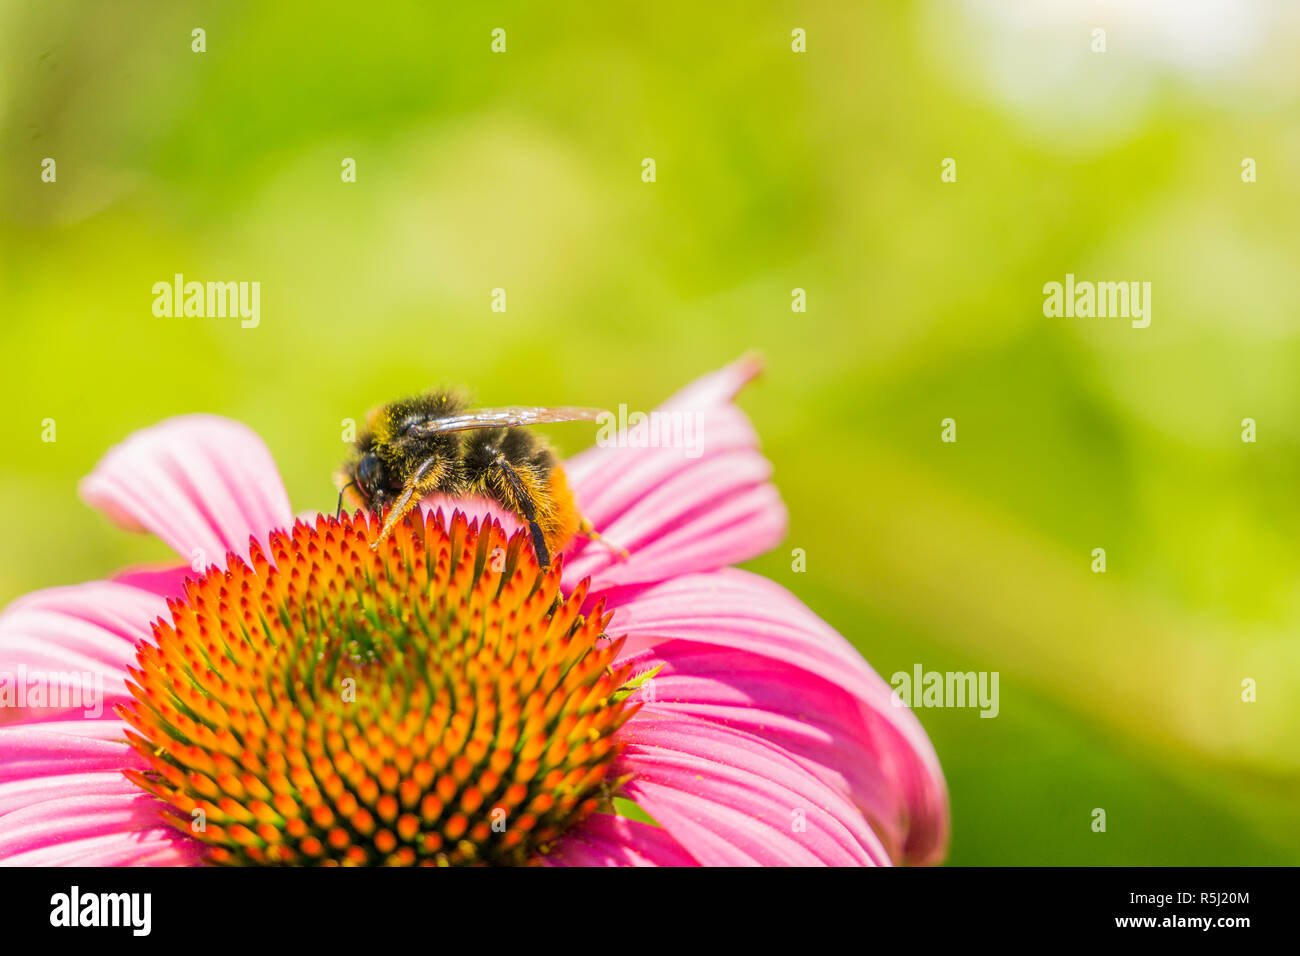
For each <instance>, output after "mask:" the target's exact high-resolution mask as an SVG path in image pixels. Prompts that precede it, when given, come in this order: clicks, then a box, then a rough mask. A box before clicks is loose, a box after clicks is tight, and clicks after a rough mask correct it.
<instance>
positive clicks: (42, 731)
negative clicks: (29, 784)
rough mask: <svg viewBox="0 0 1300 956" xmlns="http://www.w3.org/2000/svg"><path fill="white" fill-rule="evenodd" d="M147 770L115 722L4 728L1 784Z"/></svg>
mask: <svg viewBox="0 0 1300 956" xmlns="http://www.w3.org/2000/svg"><path fill="white" fill-rule="evenodd" d="M143 766H144V763H143V761H142V760H141V759H140V758H139V757H138V756H137V755H136V753H135V751H133V750H132V749H131V748H130V746H129V745H128V744H127V743H126V725H125V724H123V723H122V721H120V720H117V719H113V720H63V721H44V722H41V723H32V724H12V725H10V726H8V727H0V783H7V782H10V781H14V780H35V779H39V778H47V777H49V778H53V777H60V776H62V775H64V774H78V773H96V772H99V771H113V772H120V771H122V770H124V769H126V768H129V767H134V768H140V767H143Z"/></svg>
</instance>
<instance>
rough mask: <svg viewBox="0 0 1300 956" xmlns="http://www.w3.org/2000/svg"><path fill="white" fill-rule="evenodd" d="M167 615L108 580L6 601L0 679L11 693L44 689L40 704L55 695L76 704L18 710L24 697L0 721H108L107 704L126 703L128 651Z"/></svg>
mask: <svg viewBox="0 0 1300 956" xmlns="http://www.w3.org/2000/svg"><path fill="white" fill-rule="evenodd" d="M167 613H168V612H167V603H166V601H165V600H164V599H163V598H162V597H160V596H159V595H157V594H151V593H149V592H148V591H144V590H141V589H140V588H137V587H132V586H130V585H128V584H121V583H118V582H114V581H92V582H89V583H87V584H76V585H71V586H68V587H57V588H48V589H46V590H43V591H35V592H33V593H32V594H28V595H25V596H24V597H21V598H19V599H18V600H17V601H14V602H13V603H12V604H10V605H9V607H8V608H6V609H5V611H4V613H3V614H0V674H2V675H5V676H6V678H7V679H9V680H13V681H14V683H15V688H16V690H18V691H19V692H23V691H26V690H27V689H28V687H29V686H30V685H31V682H33V681H35V682H37V683H38V684H40V686H42V687H44V688H46V697H47V700H50V699H51V698H53V696H54V695H55V694H60V695H61V699H62V700H64V701H67V702H69V703H70V702H72V701H74V700H77V701H80V703H79V704H78V705H77V706H76V707H68V706H65V707H62V708H60V707H59V706H57V705H56V704H55V703H53V702H52V701H51V702H50V703H49V704H48V705H47V706H46V707H43V708H38V709H32V708H27V707H25V706H22V705H23V704H24V702H25V700H26V695H25V694H24V696H23V698H21V699H19V700H18V701H17V703H18V705H19V706H18V707H15V708H8V707H6V708H5V709H4V710H3V711H0V723H4V724H7V723H11V722H12V721H14V720H18V719H29V720H30V719H38V718H46V717H49V716H50V715H51V714H56V713H58V712H59V711H60V710H76V711H80V712H82V713H83V714H85V716H87V717H91V718H95V717H104V716H107V717H112V707H113V705H114V704H115V703H118V702H121V701H124V700H126V699H127V697H128V695H127V691H126V687H125V683H124V681H125V678H126V668H127V667H128V666H130V665H132V664H134V663H135V656H136V655H135V645H136V644H137V643H138V642H140V641H142V640H148V639H150V638H151V633H152V632H151V628H150V625H151V623H152V622H153V621H154V620H156V619H157V618H158V617H160V616H164V615H167ZM23 675H25V678H26V679H25V680H24V679H23ZM20 681H21V683H22V686H21V687H19V686H17V685H18V684H19V682H20ZM73 695H75V696H73ZM88 695H89V696H88ZM89 711H97V713H92V712H89Z"/></svg>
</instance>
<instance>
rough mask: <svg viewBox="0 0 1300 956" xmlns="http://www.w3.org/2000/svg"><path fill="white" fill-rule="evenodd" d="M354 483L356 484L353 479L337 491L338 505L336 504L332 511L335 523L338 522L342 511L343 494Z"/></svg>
mask: <svg viewBox="0 0 1300 956" xmlns="http://www.w3.org/2000/svg"><path fill="white" fill-rule="evenodd" d="M356 483H357V482H356V479H355V478H354V479H353V480H352V481H349V482H348V483H347V484H346V485H344V486H343V487H342V488H340V489H339V503H338V507H337V508H335V509H334V519H335V520H336V521H337V520H338V516H339V515H340V514H341V513H342V511H343V492H345V491H347V490H348V489H349V488H351V487H352V486H353V485H355V484H356Z"/></svg>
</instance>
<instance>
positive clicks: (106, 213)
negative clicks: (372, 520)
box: [0, 0, 1300, 864]
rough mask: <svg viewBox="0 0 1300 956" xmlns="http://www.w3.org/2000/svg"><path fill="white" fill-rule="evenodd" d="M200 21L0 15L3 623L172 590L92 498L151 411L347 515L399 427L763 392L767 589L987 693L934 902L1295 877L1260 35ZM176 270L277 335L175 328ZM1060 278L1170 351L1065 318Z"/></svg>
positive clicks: (953, 717) (1282, 432)
mask: <svg viewBox="0 0 1300 956" xmlns="http://www.w3.org/2000/svg"><path fill="white" fill-rule="evenodd" d="M181 6H182V5H164V4H160V3H154V2H115V3H112V4H92V3H66V2H45V3H41V4H30V3H26V2H12V0H4V2H0V137H2V138H3V143H4V147H3V150H2V151H0V315H3V321H2V322H0V350H2V352H3V369H2V374H0V389H3V393H2V395H3V400H4V405H5V407H6V408H7V409H8V413H7V414H5V415H4V416H2V417H0V447H3V449H4V464H3V469H2V470H0V494H3V498H4V500H5V502H7V504H8V514H9V518H8V519H7V521H6V526H7V533H6V536H5V538H6V544H5V545H4V546H3V548H2V549H0V602H7V601H8V600H10V599H12V598H13V597H15V596H17V595H19V594H21V593H23V592H25V591H28V590H31V589H34V588H40V587H45V586H49V585H53V584H59V583H67V582H75V581H80V580H84V579H90V578H95V577H100V576H104V575H105V574H107V573H109V572H111V571H112V570H113V569H115V568H118V567H120V566H122V565H124V564H128V563H135V562H141V561H151V560H159V559H162V558H164V557H166V556H167V552H166V549H165V548H164V546H162V545H161V544H159V543H158V542H156V541H152V540H150V539H147V538H145V537H137V536H131V535H127V534H124V533H122V532H119V531H117V530H115V529H114V528H112V527H111V526H110V525H109V524H108V523H107V522H106V521H105V520H104V519H103V518H101V517H100V516H98V515H96V514H95V513H93V512H92V511H90V510H89V509H88V508H86V507H85V506H84V505H82V504H81V503H80V502H79V501H78V499H77V497H76V482H77V480H78V478H79V477H80V476H82V475H83V474H85V473H86V472H87V471H88V470H89V469H90V468H91V467H92V466H93V465H94V463H95V461H96V460H97V459H98V458H99V456H100V455H101V454H102V453H103V452H104V450H105V449H106V448H108V447H109V446H110V445H112V444H113V443H115V442H116V441H118V440H120V439H121V438H122V437H123V436H125V435H126V434H127V433H129V432H130V431H132V430H134V429H136V428H140V427H142V426H145V425H148V424H150V423H153V422H155V421H157V420H159V419H161V418H163V417H166V416H169V415H173V414H178V413H183V412H192V411H210V412H216V413H220V414H224V415H229V416H233V417H235V418H238V419H241V420H243V421H245V422H248V423H249V424H251V425H252V426H253V427H254V428H255V429H256V430H257V431H258V432H259V433H261V434H262V435H263V436H264V437H265V439H266V441H267V443H268V444H269V446H270V447H271V449H272V451H273V453H274V454H275V456H276V459H277V460H278V462H279V464H280V467H281V469H282V470H283V473H284V476H285V481H286V483H287V485H288V488H289V493H290V496H291V498H292V500H293V503H294V506H295V507H296V508H298V509H308V508H328V507H331V506H332V505H333V503H334V490H333V486H332V484H331V482H330V473H331V471H332V469H333V467H334V466H335V465H336V464H337V462H338V460H339V459H340V457H341V456H342V454H343V451H344V448H343V445H342V443H341V437H340V436H341V426H340V423H341V421H342V420H343V419H344V418H346V417H359V416H360V415H361V413H363V412H364V411H365V409H367V408H368V407H370V406H371V405H373V404H375V403H377V402H380V401H383V400H386V399H389V398H391V397H394V396H395V395H396V394H397V393H399V392H402V391H406V390H412V389H418V388H422V387H425V386H427V385H430V384H434V383H439V382H456V381H459V382H464V383H467V384H469V385H471V386H473V387H474V388H475V389H476V391H477V393H478V395H479V397H480V398H481V399H482V400H484V401H489V402H493V403H514V402H524V403H533V402H537V403H544V402H550V403H580V404H599V405H604V406H612V405H616V404H617V403H619V402H627V403H628V405H629V406H630V407H632V408H634V409H636V408H641V409H645V408H649V407H652V405H653V404H654V403H655V402H656V401H657V400H658V399H660V398H661V397H663V396H665V395H667V394H668V393H669V392H671V391H672V390H673V389H675V388H676V387H678V386H679V385H680V384H681V383H683V382H684V381H686V380H688V379H690V378H692V377H694V376H695V375H697V374H699V373H702V372H704V371H706V370H709V369H712V368H714V367H716V366H718V365H720V364H722V363H723V362H725V361H727V360H730V359H732V358H734V357H735V356H737V355H738V354H740V353H742V352H744V351H746V350H748V349H758V350H760V351H762V352H763V353H764V354H765V355H766V357H767V359H768V363H769V367H768V372H767V374H766V376H765V377H764V378H763V379H762V380H761V381H760V382H759V383H758V384H756V385H755V386H754V387H752V388H751V389H750V390H749V391H747V392H746V393H745V394H744V396H743V397H742V405H743V406H744V407H745V409H746V410H747V411H748V412H749V413H750V414H751V415H752V417H753V419H754V421H755V423H756V425H757V427H758V429H759V432H760V433H761V435H762V436H763V439H764V442H765V449H766V451H767V453H768V454H769V455H770V456H771V458H772V460H773V461H774V462H775V465H776V469H777V482H778V484H779V486H780V488H781V490H782V492H783V493H784V495H785V498H786V500H787V502H788V504H789V506H790V511H791V526H790V533H789V537H788V539H787V541H786V542H785V543H784V544H783V545H782V546H781V547H779V548H778V549H777V550H776V551H775V552H773V553H771V554H769V555H766V556H765V557H762V558H760V559H758V560H756V561H754V562H753V563H752V567H753V568H754V569H755V570H757V571H759V572H761V573H763V574H766V575H769V576H771V577H773V578H775V579H776V580H778V581H780V582H781V583H783V584H785V585H786V586H788V587H790V588H791V589H793V590H794V591H795V592H796V593H798V594H799V595H800V596H801V597H802V598H804V599H805V600H806V601H807V602H808V604H810V605H811V606H812V607H813V608H814V609H815V610H817V611H818V612H819V613H820V614H821V615H822V616H824V617H825V618H826V619H827V620H828V621H830V622H831V623H832V624H833V625H834V626H836V627H837V628H838V629H839V630H840V631H841V632H843V633H844V634H845V635H847V636H848V637H849V638H850V639H851V640H852V641H853V642H854V643H855V644H856V645H857V646H858V647H859V648H860V649H861V650H862V652H863V654H864V655H865V656H866V657H867V659H868V660H869V661H871V663H872V664H873V665H874V666H875V668H876V669H877V670H878V671H879V672H880V673H882V674H883V675H885V677H886V678H888V677H889V675H890V674H892V673H893V672H895V671H898V670H907V671H910V670H911V669H912V667H913V665H914V664H915V663H921V664H922V665H923V666H924V667H925V668H926V669H928V670H941V671H946V670H963V671H964V670H987V671H998V672H999V673H1000V675H1001V687H1000V690H1001V712H1000V714H999V716H998V717H997V718H996V719H994V720H986V719H979V717H978V712H977V711H976V710H924V711H919V712H918V715H919V717H920V719H921V721H922V723H923V724H924V725H925V727H926V728H927V730H928V731H929V733H930V734H931V736H932V738H933V740H934V744H935V747H936V749H937V750H938V753H939V756H940V759H941V760H942V762H943V766H944V768H945V771H946V773H947V778H948V782H949V785H950V788H951V792H952V810H953V828H954V831H953V832H954V836H953V842H952V852H951V855H950V861H951V862H952V863H954V864H1021V863H1046V864H1053V863H1079V864H1111V863H1125V864H1234V863H1242V864H1280V863H1285V864H1295V863H1297V862H1300V744H1298V743H1297V739H1298V737H1300V651H1298V650H1297V648H1298V647H1300V637H1298V634H1300V587H1298V586H1297V584H1298V582H1300V513H1298V512H1297V509H1296V507H1295V501H1296V487H1297V479H1298V478H1300V374H1298V373H1300V339H1298V337H1297V328H1296V318H1297V316H1296V313H1295V299H1296V269H1295V262H1296V259H1297V256H1298V255H1300V233H1298V232H1297V229H1296V212H1297V210H1298V209H1300V185H1298V177H1297V156H1298V155H1300V124H1298V123H1297V120H1298V119H1300V96H1298V95H1297V93H1298V91H1297V83H1296V72H1295V69H1294V63H1295V58H1296V55H1297V53H1300V26H1298V24H1297V16H1296V14H1295V12H1293V10H1292V8H1291V6H1290V5H1289V4H1273V3H1245V2H1238V3H1228V2H1208V0H1206V2H1187V3H1181V4H1180V3H1173V2H1155V0H1152V2H1148V3H1112V4H1103V3H1064V2H1041V3H995V2H975V0H967V2H957V0H953V2H950V3H919V4H913V3H885V2H880V3H870V4H868V3H862V2H858V3H845V2H841V3H772V4H755V3H752V2H750V3H739V2H721V3H712V4H697V3H686V2H670V0H658V2H655V3H652V4H617V5H598V4H573V5H565V4H525V3H494V4H473V5H470V4H456V5H453V4H433V3H427V2H418V3H417V2H412V3H401V4H375V5H372V4H353V3H346V4H340V3H319V2H311V3H292V4H290V3H277V4H254V3H233V2H220V3H216V2H213V3H188V4H184V5H183V6H184V7H185V9H180V7H181ZM195 27H202V28H203V29H205V30H206V31H207V52H205V53H202V54H199V53H194V52H192V51H191V30H192V29H193V28H195ZM496 27H502V28H504V29H505V30H506V31H507V34H506V35H507V52H506V53H505V54H493V53H492V52H491V51H490V42H491V37H490V34H491V31H492V30H493V28H496ZM1096 27H1101V28H1104V29H1105V30H1106V33H1107V37H1106V42H1107V51H1106V52H1105V53H1104V54H1101V53H1093V52H1091V50H1090V46H1091V43H1092V30H1093V29H1094V28H1096ZM794 28H801V29H803V30H805V31H806V33H807V52H806V53H804V54H796V53H793V52H792V51H791V31H792V29H794ZM45 157H53V158H55V159H56V161H57V174H58V179H57V182H56V183H42V182H41V181H40V169H41V161H42V159H43V158H45ZM344 157H353V158H355V159H356V161H357V182H356V183H352V184H346V183H343V182H341V177H340V169H341V166H340V164H341V161H342V159H343V158H344ZM644 157H653V158H654V159H655V160H656V163H657V181H656V182H655V183H653V184H647V183H643V182H642V181H641V161H642V159H643V158H644ZM945 157H952V158H954V159H955V160H956V163H957V182H956V183H942V182H941V181H940V164H941V161H942V160H943V159H944V158H945ZM1245 157H1251V158H1254V159H1255V160H1256V161H1257V164H1258V182H1256V183H1251V184H1248V183H1243V182H1242V179H1241V163H1242V160H1243V158H1245ZM176 272H183V273H184V274H185V275H186V276H187V277H189V278H192V279H197V280H199V281H206V280H235V281H238V280H248V281H251V280H257V281H260V282H261V284H262V301H261V324H260V326H259V327H258V328H256V329H242V328H240V326H239V323H238V321H237V320H231V319H198V318H190V319H184V318H179V319H160V318H155V317H154V316H153V314H152V311H151V305H152V301H153V296H152V292H151V288H152V285H153V283H155V282H158V281H169V280H170V278H171V276H172V275H173V273H176ZM1067 272H1073V273H1075V274H1076V275H1078V277H1079V278H1080V279H1093V280H1130V279H1131V280H1144V281H1150V282H1151V283H1152V284H1153V294H1152V309H1153V311H1152V316H1153V320H1152V324H1151V327H1150V328H1148V329H1142V330H1139V329H1132V328H1130V327H1129V324H1128V322H1127V321H1126V320H1123V319H1064V318H1050V319H1049V318H1045V317H1044V315H1043V312H1042V303H1043V294H1042V287H1043V284H1044V283H1046V282H1049V281H1054V280H1055V281H1061V280H1062V279H1063V277H1064V275H1065V273H1067ZM498 287H500V288H505V289H506V290H507V295H508V300H507V302H508V311H507V312H505V313H494V312H492V311H491V310H490V295H491V290H492V289H494V288H498ZM796 287H798V288H803V289H805V290H806V291H807V297H808V300H807V301H808V310H807V312H806V313H802V314H800V313H794V312H792V311H791V307H790V304H791V290H792V289H794V288H796ZM947 417H952V418H955V419H956V421H957V427H958V442H957V443H956V444H943V443H941V442H940V440H939V438H940V421H941V419H944V418H947ZM1246 417H1251V418H1254V419H1255V420H1256V421H1257V423H1258V435H1259V440H1258V442H1257V443H1255V444H1246V443H1243V442H1242V441H1241V421H1242V419H1243V418H1246ZM46 418H53V419H55V421H56V422H57V441H56V442H54V443H44V442H42V441H41V432H42V420H43V419H46ZM552 437H553V438H555V439H556V441H557V443H558V444H559V445H560V447H561V448H562V449H563V450H564V451H566V452H570V453H571V452H575V451H578V450H580V449H581V448H582V447H583V446H584V445H585V444H587V443H589V441H590V440H591V437H592V433H591V430H590V428H583V427H579V426H560V427H557V428H555V429H554V431H553V432H552ZM1096 547H1104V548H1105V549H1106V551H1107V561H1108V570H1107V572H1106V573H1105V574H1093V573H1091V571H1090V563H1091V551H1092V549H1093V548H1096ZM794 548H803V549H805V551H806V553H807V571H806V572H805V573H802V574H799V573H794V572H792V570H791V557H790V554H791V551H792V549H794ZM1244 678H1253V679H1254V680H1255V681H1256V682H1257V686H1258V701H1257V702H1255V703H1250V704H1248V703H1243V702H1242V701H1241V682H1242V680H1243V679H1244ZM1093 808H1103V809H1105V811H1106V814H1107V829H1106V832H1105V833H1094V832H1093V831H1092V829H1091V823H1092V810H1093Z"/></svg>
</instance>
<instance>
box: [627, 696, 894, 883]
mask: <svg viewBox="0 0 1300 956" xmlns="http://www.w3.org/2000/svg"><path fill="white" fill-rule="evenodd" d="M620 737H622V738H623V740H624V742H625V744H626V748H625V750H624V752H623V755H622V757H621V758H620V763H619V770H620V772H627V773H631V774H633V778H632V780H631V781H630V782H629V783H628V784H626V785H625V787H624V792H625V793H626V794H627V796H628V797H629V798H630V799H631V800H633V801H635V802H636V804H637V805H638V806H640V807H641V809H643V810H645V812H646V813H648V814H650V816H652V817H653V818H654V819H655V820H657V821H658V822H659V823H660V825H662V826H663V827H664V829H665V830H667V831H668V832H669V833H670V834H672V836H673V837H675V838H676V839H677V841H678V842H679V843H681V844H682V846H684V847H686V849H688V850H689V851H690V852H691V854H692V855H693V856H695V858H696V859H698V860H699V861H700V862H701V863H703V864H704V865H705V866H744V865H753V864H761V865H765V866H813V865H830V866H870V865H873V864H885V865H887V864H888V863H889V857H888V855H887V854H886V853H885V851H884V848H883V847H882V846H881V845H880V842H879V841H878V840H877V839H876V837H875V835H874V834H873V833H872V831H871V829H870V828H869V827H868V826H867V825H866V821H865V820H864V819H863V817H862V814H861V813H860V812H859V811H858V810H857V809H856V808H855V807H854V806H852V805H851V804H850V803H849V802H848V801H847V800H846V799H844V798H843V797H842V796H841V795H840V794H838V793H836V792H835V791H834V790H833V789H832V788H831V787H829V786H827V785H826V784H825V783H824V782H822V781H821V780H819V779H818V778H817V777H816V776H814V775H813V774H812V773H809V772H808V770H806V769H805V768H804V767H801V766H800V765H799V764H797V763H796V762H795V761H793V760H791V759H790V758H789V757H788V756H787V755H785V754H783V753H781V751H780V750H778V749H777V748H775V747H772V746H771V745H769V744H768V743H767V742H766V741H764V740H763V739H762V738H760V737H756V736H754V735H752V734H748V733H745V732H743V731H739V730H733V729H731V728H729V727H725V726H722V725H719V724H715V723H711V722H709V721H704V720H698V719H696V718H692V717H688V716H675V715H671V714H668V713H655V712H650V713H647V711H645V710H642V711H641V712H640V713H638V714H637V715H636V716H634V717H633V718H632V719H631V720H630V721H628V723H627V724H626V725H625V726H624V727H623V730H622V731H621V732H620Z"/></svg>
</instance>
